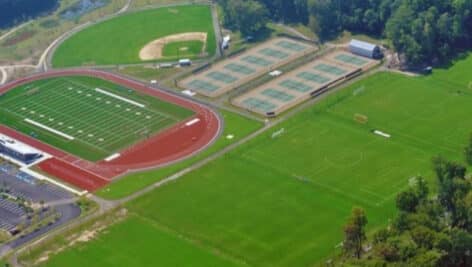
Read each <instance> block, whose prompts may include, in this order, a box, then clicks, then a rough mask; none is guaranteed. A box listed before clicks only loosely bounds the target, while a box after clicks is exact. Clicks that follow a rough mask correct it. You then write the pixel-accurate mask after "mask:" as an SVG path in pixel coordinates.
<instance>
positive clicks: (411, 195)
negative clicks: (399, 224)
mask: <svg viewBox="0 0 472 267" xmlns="http://www.w3.org/2000/svg"><path fill="white" fill-rule="evenodd" d="M418 204H419V200H418V197H417V196H416V194H415V192H413V191H412V190H409V191H406V192H402V193H400V194H398V195H397V208H398V209H399V210H401V211H404V212H414V211H416V207H417V206H418Z"/></svg>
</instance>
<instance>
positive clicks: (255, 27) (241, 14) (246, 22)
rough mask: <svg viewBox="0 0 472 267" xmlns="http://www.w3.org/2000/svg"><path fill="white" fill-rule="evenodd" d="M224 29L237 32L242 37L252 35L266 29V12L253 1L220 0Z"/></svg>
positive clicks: (260, 5)
mask: <svg viewBox="0 0 472 267" xmlns="http://www.w3.org/2000/svg"><path fill="white" fill-rule="evenodd" d="M219 3H220V4H221V6H222V8H223V10H224V13H225V14H224V24H225V26H226V27H228V28H230V29H233V30H239V31H240V32H241V33H242V34H243V35H244V36H249V35H253V34H255V33H258V32H260V31H262V30H263V29H264V28H266V25H267V22H268V10H267V8H266V7H265V6H263V5H262V4H261V3H259V2H257V1H254V0H231V1H229V0H221V1H219Z"/></svg>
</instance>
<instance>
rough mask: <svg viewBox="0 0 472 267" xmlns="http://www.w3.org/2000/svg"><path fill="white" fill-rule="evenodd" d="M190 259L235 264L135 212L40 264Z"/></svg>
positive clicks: (149, 263)
mask: <svg viewBox="0 0 472 267" xmlns="http://www.w3.org/2000/svg"><path fill="white" fill-rule="evenodd" d="M110 241H111V242H110ZM130 244H133V246H130ZM85 255H86V257H84V256H85ZM136 255H139V257H136ZM156 260H157V262H159V264H158V265H156ZM189 261H191V262H192V263H191V266H193V267H209V266H211V267H227V266H228V267H231V266H238V265H237V264H235V263H234V262H233V261H232V260H231V259H227V258H224V257H221V256H220V255H217V254H216V253H214V252H210V251H209V250H208V249H206V248H205V247H202V245H200V244H195V243H192V242H189V241H188V240H185V239H184V238H179V237H177V236H175V235H174V234H173V233H171V232H168V231H167V230H166V229H163V228H162V227H159V226H158V225H154V224H152V223H148V222H147V220H146V219H145V218H140V217H137V216H133V217H131V218H130V219H128V220H126V221H124V222H121V223H119V224H116V225H114V226H112V227H111V228H109V229H107V232H106V234H104V235H103V236H101V237H100V239H98V240H94V241H91V243H87V244H85V245H83V246H82V248H81V249H79V250H67V251H66V252H64V253H62V254H60V255H59V256H58V257H53V259H52V260H51V261H50V262H48V263H47V264H44V265H40V266H49V267H55V266H57V267H64V266H67V267H83V266H87V265H90V266H113V267H130V266H140V267H155V266H189V265H188V263H189ZM2 267H3V266H2Z"/></svg>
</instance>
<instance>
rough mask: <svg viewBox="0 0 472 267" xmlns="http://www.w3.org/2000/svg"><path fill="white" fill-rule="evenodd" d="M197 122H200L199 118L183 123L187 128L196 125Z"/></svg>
mask: <svg viewBox="0 0 472 267" xmlns="http://www.w3.org/2000/svg"><path fill="white" fill-rule="evenodd" d="M198 122H200V119H199V118H196V119H193V120H191V121H189V122H187V123H185V126H187V127H188V126H192V125H194V124H196V123H198Z"/></svg>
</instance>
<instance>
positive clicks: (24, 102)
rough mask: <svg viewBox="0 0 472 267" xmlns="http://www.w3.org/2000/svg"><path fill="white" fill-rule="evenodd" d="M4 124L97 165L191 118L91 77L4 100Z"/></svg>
mask: <svg viewBox="0 0 472 267" xmlns="http://www.w3.org/2000/svg"><path fill="white" fill-rule="evenodd" d="M0 107H1V108H0V115H1V116H0V123H1V124H5V125H7V126H10V127H12V128H15V129H18V130H19V131H21V132H23V133H25V134H27V135H32V136H33V137H36V138H38V139H40V140H42V141H44V142H46V143H48V144H51V145H54V146H56V147H57V148H60V149H62V150H64V151H67V152H69V153H71V154H74V155H76V156H79V157H81V158H84V159H87V160H91V161H97V160H100V159H104V158H106V157H108V156H110V155H112V154H113V153H116V152H117V151H119V150H121V149H123V148H125V147H127V146H129V145H132V144H133V143H136V142H137V141H139V140H142V139H145V138H147V137H149V136H151V135H154V134H156V133H157V132H159V131H160V130H162V129H164V128H167V127H169V126H171V125H173V124H175V123H177V122H179V121H181V120H183V119H185V118H187V117H189V116H191V115H192V114H193V112H192V111H190V110H186V109H184V108H181V107H178V106H176V105H173V104H171V103H167V102H163V101H160V100H158V99H156V98H153V97H151V96H147V95H143V94H140V93H138V92H135V91H134V90H131V89H129V88H124V87H121V86H119V85H116V84H112V83H110V82H107V81H104V80H100V79H97V78H90V77H60V78H51V79H44V80H39V81H35V82H33V83H30V84H27V85H24V86H21V87H19V88H16V89H13V90H11V91H9V92H8V93H6V94H4V95H3V96H1V97H0Z"/></svg>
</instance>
